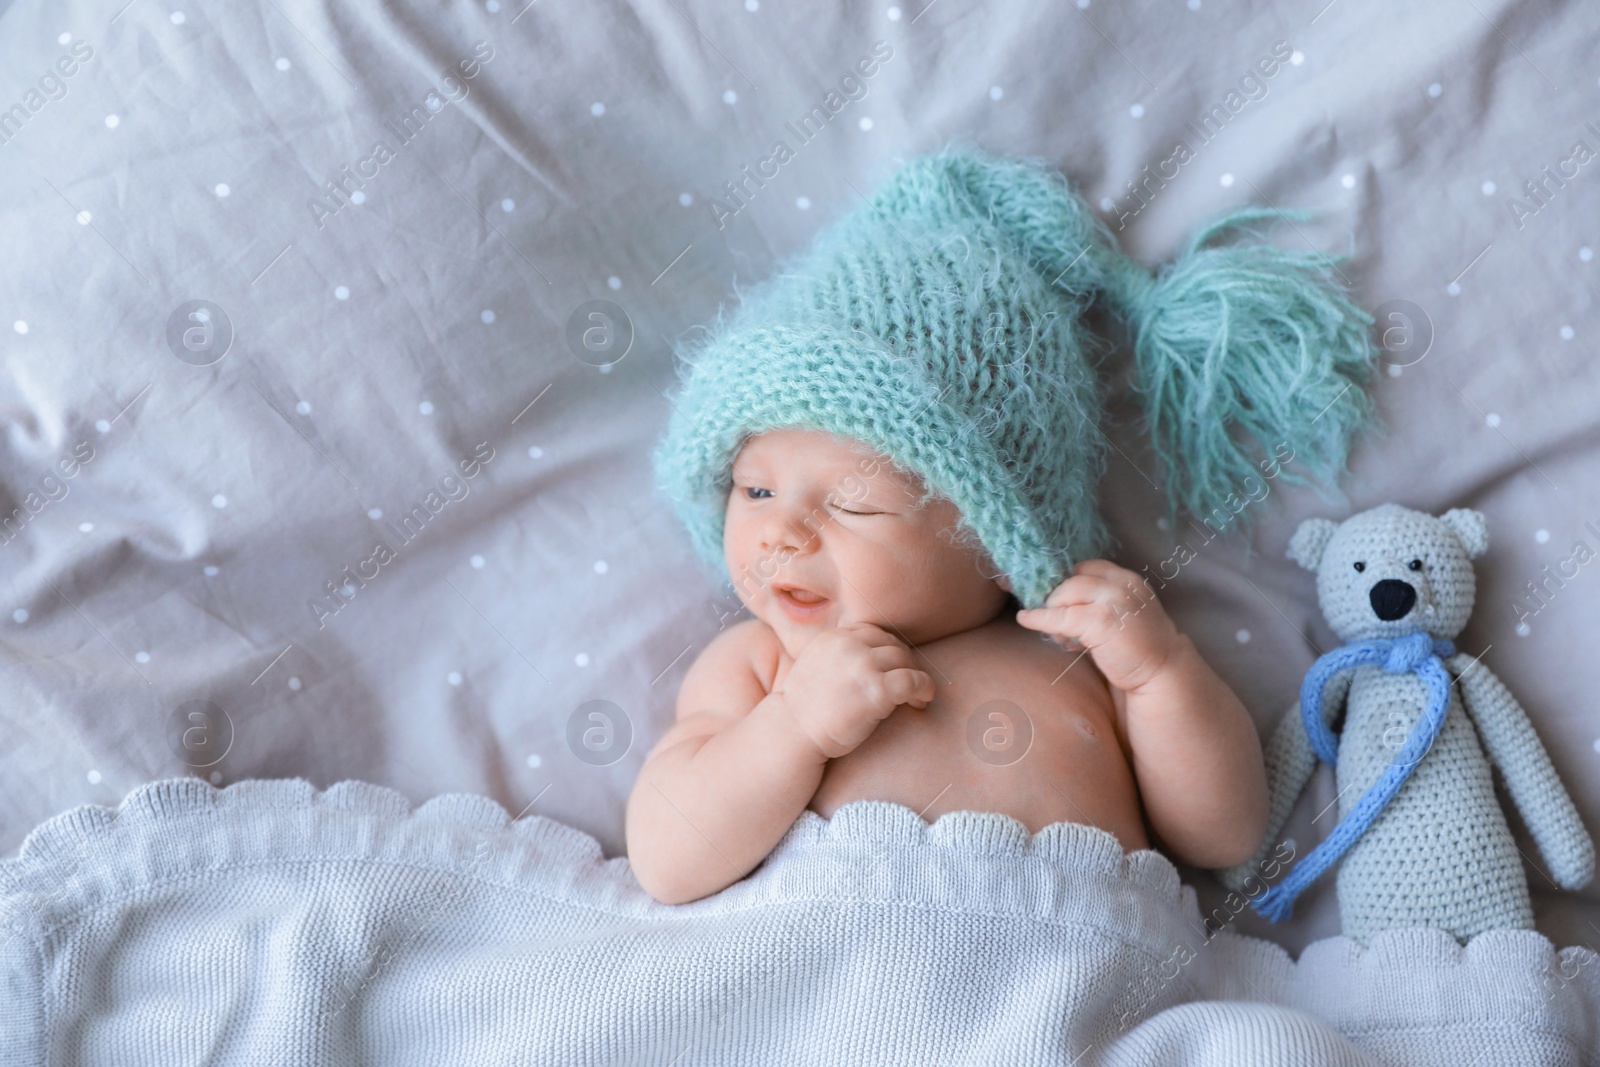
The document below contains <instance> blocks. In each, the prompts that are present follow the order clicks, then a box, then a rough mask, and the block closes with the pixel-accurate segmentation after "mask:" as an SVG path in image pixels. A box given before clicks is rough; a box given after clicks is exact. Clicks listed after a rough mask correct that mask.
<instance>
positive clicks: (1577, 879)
mask: <svg viewBox="0 0 1600 1067" xmlns="http://www.w3.org/2000/svg"><path fill="white" fill-rule="evenodd" d="M1445 666H1447V667H1448V668H1449V669H1450V673H1451V674H1453V675H1455V676H1456V681H1457V682H1458V683H1459V685H1460V687H1461V703H1462V706H1463V707H1465V708H1466V711H1467V715H1468V717H1469V718H1471V719H1472V722H1473V724H1474V725H1475V726H1477V728H1478V736H1479V737H1480V738H1482V740H1483V747H1484V749H1485V751H1486V753H1487V755H1488V757H1489V760H1490V762H1492V763H1494V765H1495V766H1497V767H1499V768H1500V774H1501V777H1502V778H1504V780H1505V784H1506V791H1507V792H1509V793H1510V794H1511V799H1512V800H1513V801H1514V802H1515V803H1516V805H1517V810H1518V811H1519V812H1521V813H1522V822H1523V824H1524V825H1526V826H1527V828H1528V833H1530V834H1531V835H1533V840H1534V843H1535V844H1537V845H1538V846H1539V852H1540V854H1541V855H1543V856H1544V861H1545V862H1546V863H1548V864H1549V865H1550V877H1551V878H1552V879H1553V880H1554V881H1555V882H1556V884H1558V885H1560V886H1561V887H1562V888H1564V889H1581V888H1582V887H1583V886H1585V885H1588V884H1589V879H1591V878H1592V877H1594V841H1593V840H1592V839H1591V838H1590V837H1589V833H1588V831H1587V830H1585V829H1584V827H1583V820H1582V819H1581V818H1580V817H1579V815H1578V809H1577V808H1576V807H1574V806H1573V803H1572V798H1571V797H1570V796H1569V795H1568V794H1567V790H1566V787H1565V786H1564V785H1562V784H1561V777H1560V775H1558V774H1557V773H1556V769H1555V767H1554V766H1553V765H1552V764H1551V763H1550V754H1549V753H1548V752H1546V751H1545V747H1544V745H1543V744H1542V743H1541V742H1540V741H1539V735H1538V734H1537V733H1535V732H1534V729H1533V723H1532V722H1530V721H1529V720H1528V713H1527V712H1526V711H1524V710H1523V708H1522V705H1521V704H1519V703H1517V698H1516V697H1514V696H1512V695H1511V691H1510V690H1509V689H1507V688H1506V687H1505V684H1504V683H1503V682H1501V681H1500V679H1499V678H1498V677H1496V676H1495V673H1494V672H1493V671H1491V670H1490V669H1489V668H1488V667H1487V666H1485V665H1484V664H1483V662H1482V661H1481V660H1479V659H1478V658H1477V657H1474V656H1469V655H1467V654H1466V653H1465V652H1458V653H1457V654H1456V655H1454V656H1451V657H1450V658H1449V659H1448V660H1447V661H1445Z"/></svg>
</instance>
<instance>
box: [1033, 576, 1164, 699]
mask: <svg viewBox="0 0 1600 1067" xmlns="http://www.w3.org/2000/svg"><path fill="white" fill-rule="evenodd" d="M1017 623H1018V624H1019V625H1021V626H1026V627H1027V628H1028V629H1030V630H1039V631H1042V632H1044V633H1047V634H1050V635H1051V636H1052V637H1054V638H1056V639H1057V643H1059V644H1068V643H1073V642H1075V643H1076V644H1078V645H1081V646H1082V647H1083V648H1085V649H1087V650H1088V652H1089V655H1090V656H1092V657H1093V658H1094V663H1095V666H1097V667H1099V668H1100V673H1101V674H1104V675H1105V676H1106V681H1108V682H1110V683H1111V684H1112V685H1114V686H1116V687H1117V688H1118V689H1121V690H1123V691H1125V692H1126V691H1132V690H1134V689H1137V688H1139V687H1140V686H1142V685H1144V684H1145V683H1146V682H1148V681H1150V680H1151V679H1152V678H1155V677H1157V676H1158V675H1159V674H1160V673H1161V670H1162V668H1163V667H1164V666H1165V665H1166V664H1167V663H1168V662H1169V661H1170V660H1171V658H1172V653H1173V651H1174V650H1175V648H1176V647H1177V645H1178V642H1179V637H1180V635H1179V633H1178V628H1177V627H1176V626H1174V625H1173V624H1172V620H1171V619H1170V618H1168V616H1167V613H1166V612H1165V611H1164V610H1163V609H1162V607H1161V605H1160V604H1159V603H1158V602H1157V601H1156V594H1155V591H1154V590H1152V589H1151V588H1150V584H1149V582H1148V581H1146V579H1145V578H1143V577H1142V576H1140V575H1138V574H1135V573H1134V572H1133V571H1130V570H1128V569H1127V568H1125V567H1119V566H1117V565H1116V564H1115V563H1112V562H1110V561H1109V560H1103V559H1091V560H1085V561H1083V562H1082V563H1079V564H1078V565H1077V566H1076V567H1074V568H1072V577H1070V578H1068V579H1066V580H1065V581H1063V582H1062V583H1061V584H1060V585H1058V586H1056V588H1055V590H1054V591H1053V592H1052V593H1051V594H1050V595H1049V596H1048V597H1046V598H1045V602H1044V607H1042V608H1025V609H1023V610H1022V611H1019V612H1017Z"/></svg>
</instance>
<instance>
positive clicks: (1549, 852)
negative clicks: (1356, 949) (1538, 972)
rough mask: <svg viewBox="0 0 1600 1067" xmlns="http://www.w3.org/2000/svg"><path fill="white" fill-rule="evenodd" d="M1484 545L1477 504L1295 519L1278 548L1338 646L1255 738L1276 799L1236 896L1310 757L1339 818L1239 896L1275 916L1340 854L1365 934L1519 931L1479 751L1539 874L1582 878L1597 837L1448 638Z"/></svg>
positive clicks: (1497, 696)
mask: <svg viewBox="0 0 1600 1067" xmlns="http://www.w3.org/2000/svg"><path fill="white" fill-rule="evenodd" d="M1487 549H1488V533H1487V530H1486V527H1485V523H1484V518H1483V516H1482V515H1481V514H1480V513H1478V512H1476V511H1470V510H1467V509H1465V508H1453V509H1451V510H1449V511H1447V512H1445V513H1444V514H1443V515H1441V516H1439V517H1437V518H1435V517H1434V516H1432V515H1428V514H1425V513H1423V512H1419V511H1412V510H1411V509H1409V508H1404V507H1401V506H1399V505H1397V504H1384V505H1381V506H1379V507H1376V508H1373V509H1372V510H1370V511H1365V512H1362V513H1360V514H1358V515H1355V516H1352V517H1351V518H1349V519H1346V520H1345V521H1344V522H1342V523H1335V522H1331V521H1329V520H1327V519H1308V520H1306V521H1305V522H1304V523H1302V524H1301V526H1300V528H1299V530H1298V531H1297V532H1296V533H1295V535H1294V537H1293V538H1292V539H1291V540H1290V542H1289V551H1288V556H1289V558H1290V559H1293V560H1294V561H1295V562H1297V563H1299V564H1300V565H1301V566H1302V567H1305V568H1306V569H1307V570H1311V571H1315V572H1316V575H1317V597H1318V600H1319V601H1320V603H1321V606H1322V613H1323V616H1324V617H1325V618H1326V619H1327V620H1328V623H1329V625H1330V626H1332V627H1333V630H1334V632H1335V633H1336V634H1338V636H1339V638H1340V639H1341V640H1343V641H1346V642H1350V643H1349V644H1345V645H1344V646H1342V647H1341V648H1338V649H1336V650H1334V651H1332V652H1329V653H1328V654H1326V655H1324V656H1322V657H1321V658H1319V659H1318V660H1317V661H1316V663H1315V664H1314V665H1313V667H1312V668H1311V670H1310V671H1309V672H1308V673H1307V675H1306V679H1305V683H1304V685H1303V686H1302V687H1301V691H1300V700H1299V702H1298V703H1296V705H1295V706H1294V707H1293V708H1291V709H1289V712H1288V714H1287V715H1286V716H1285V717H1284V718H1283V720H1282V721H1281V722H1280V723H1279V725H1278V727H1277V729H1276V731H1275V732H1274V733H1273V736H1272V740H1271V741H1270V742H1269V744H1268V746H1267V751H1266V761H1267V782H1268V787H1269V789H1270V790H1271V796H1272V810H1271V817H1270V821H1269V823H1268V826H1267V836H1266V838H1265V840H1263V842H1262V844H1261V848H1260V850H1259V851H1258V852H1257V854H1256V856H1255V857H1254V858H1253V859H1252V860H1250V861H1248V862H1246V863H1244V864H1241V865H1239V866H1237V867H1231V868H1228V869H1226V870H1225V871H1223V872H1221V878H1222V881H1223V882H1224V884H1226V885H1227V886H1229V887H1230V888H1232V889H1235V890H1238V891H1244V890H1245V886H1246V883H1247V882H1249V881H1250V880H1251V878H1252V875H1254V874H1256V872H1257V871H1258V865H1259V864H1261V862H1262V860H1263V859H1264V858H1265V856H1266V854H1267V852H1268V851H1269V850H1271V849H1273V848H1274V846H1275V838H1276V836H1277V834H1278V832H1279V830H1280V829H1281V828H1282V827H1283V824H1284V821H1285V820H1286V819H1287V818H1288V816H1289V811H1290V809H1291V808H1292V807H1293V806H1294V803H1295V800H1296V798H1297V797H1298V796H1299V795H1300V793H1301V791H1302V790H1303V789H1304V788H1305V785H1306V782H1307V781H1308V780H1309V779H1310V777H1311V774H1312V772H1313V771H1314V770H1316V766H1317V761H1318V759H1319V758H1320V759H1323V760H1326V761H1327V762H1328V763H1330V764H1333V765H1334V766H1335V768H1336V784H1337V787H1338V801H1339V822H1338V825H1337V826H1336V827H1335V828H1334V829H1333V830H1332V832H1331V833H1329V835H1328V836H1327V837H1326V838H1325V839H1324V840H1323V841H1322V843H1321V844H1319V845H1318V846H1317V847H1316V848H1315V849H1313V850H1312V851H1311V852H1310V853H1309V854H1307V855H1303V856H1301V857H1300V858H1299V859H1298V860H1296V861H1295V862H1294V864H1293V866H1292V867H1290V869H1289V874H1288V876H1287V877H1286V878H1285V879H1284V880H1283V881H1281V882H1279V883H1278V884H1277V885H1275V886H1273V888H1272V889H1271V890H1270V891H1268V892H1267V893H1266V894H1264V895H1262V896H1260V897H1259V898H1258V899H1257V900H1255V901H1252V907H1254V908H1255V909H1256V910H1257V911H1259V912H1261V913H1262V914H1263V915H1265V916H1267V917H1268V918H1269V919H1272V920H1273V921H1275V922H1276V921H1278V920H1279V919H1281V918H1284V917H1286V916H1287V915H1288V914H1289V910H1290V907H1291V906H1292V903H1293V900H1294V898H1295V895H1296V894H1298V893H1299V892H1300V891H1301V890H1302V889H1304V888H1305V886H1306V885H1308V884H1310V882H1311V881H1312V880H1314V879H1315V878H1316V877H1318V876H1319V875H1320V874H1321V873H1323V871H1325V870H1326V869H1327V868H1328V867H1329V866H1330V865H1331V864H1332V863H1333V862H1334V861H1336V860H1339V859H1340V857H1341V856H1343V860H1342V862H1341V863H1340V865H1339V872H1338V876H1337V887H1338V896H1339V915H1340V920H1341V923H1342V926H1343V930H1344V934H1345V936H1346V937H1349V938H1352V939H1353V940H1355V941H1357V942H1359V943H1361V944H1366V943H1367V941H1368V940H1369V939H1370V938H1371V937H1372V935H1373V934H1374V933H1376V932H1377V931H1379V930H1384V929H1389V928H1393V927H1406V926H1431V927H1439V928H1443V929H1445V930H1449V931H1450V932H1451V934H1453V935H1454V936H1455V937H1456V938H1457V939H1458V940H1462V941H1465V940H1467V939H1469V938H1471V937H1472V936H1473V935H1475V934H1477V933H1479V932H1481V931H1483V930H1491V929H1532V928H1533V909H1532V906H1531V904H1530V903H1529V899H1528V882H1527V877H1526V875H1525V874H1524V872H1523V868H1522V854H1521V852H1520V851H1519V849H1518V848H1517V846H1516V844H1515V842H1514V841H1513V840H1512V837H1511V832H1510V830H1509V829H1508V828H1507V825H1506V820H1505V816H1504V814H1503V813H1502V811H1501V809H1500V804H1499V801H1498V800H1497V799H1496V797H1495V792H1494V785H1493V781H1492V779H1491V774H1490V770H1489V764H1490V762H1491V761H1492V762H1493V763H1494V764H1495V765H1496V766H1498V767H1499V768H1500V771H1501V774H1502V776H1503V779H1504V782H1505V786H1506V789H1507V791H1508V792H1509V793H1510V796H1511V799H1512V800H1513V801H1515V802H1516V805H1517V808H1518V810H1519V811H1520V813H1521V815H1522V819H1523V822H1524V823H1525V824H1526V826H1527V828H1528V831H1529V833H1530V834H1532V836H1533V840H1534V841H1535V842H1536V843H1537V845H1538V847H1539V851H1540V853H1541V854H1542V855H1543V857H1544V861H1545V863H1546V864H1548V866H1549V871H1548V872H1547V873H1548V874H1549V877H1550V878H1551V879H1552V880H1553V881H1554V882H1555V883H1556V884H1558V885H1560V886H1562V887H1564V888H1566V889H1573V890H1575V889H1579V888H1581V887H1582V886H1584V885H1586V884H1587V883H1588V881H1589V879H1590V878H1591V877H1592V876H1593V874H1594V862H1595V853H1594V843H1593V841H1592V840H1591V839H1590V837H1589V834H1588V833H1587V832H1586V831H1585V829H1584V826H1583V823H1582V821H1581V820H1580V819H1579V817H1578V812H1577V810H1576V809H1575V808H1574V806H1573V804H1572V800H1571V798H1570V797H1568V795H1567V792H1566V790H1565V789H1564V788H1563V786H1562V784H1561V780H1560V778H1558V777H1557V775H1556V772H1555V768H1554V767H1552V766H1551V764H1550V758H1549V756H1548V755H1547V754H1546V752H1545V750H1544V747H1543V745H1541V744H1540V742H1539V738H1538V736H1537V735H1536V734H1535V733H1534V730H1533V726H1532V724H1530V723H1529V721H1528V716H1527V713H1526V712H1524V711H1523V709H1522V707H1521V705H1519V704H1518V703H1517V701H1516V699H1515V698H1514V697H1512V695H1511V694H1510V692H1508V691H1507V689H1506V687H1505V686H1504V685H1503V684H1501V682H1500V680H1499V679H1498V678H1496V677H1495V675H1494V673H1493V672H1492V671H1490V670H1489V668H1488V667H1486V666H1484V664H1483V663H1482V662H1480V661H1479V660H1478V658H1477V657H1475V656H1469V655H1467V654H1466V653H1457V652H1456V651H1455V646H1454V645H1453V644H1452V643H1451V639H1453V638H1454V637H1455V636H1456V635H1457V634H1459V633H1460V632H1461V629H1462V627H1463V626H1465V625H1466V622H1467V617H1468V616H1469V615H1470V614H1471V612H1472V606H1473V599H1474V596H1475V593H1476V583H1475V579H1474V575H1473V568H1472V563H1471V561H1472V560H1473V559H1475V558H1477V557H1478V556H1481V555H1482V554H1483V553H1484V552H1485V551H1486V550H1487ZM1447 672H1448V673H1447ZM1341 710H1342V711H1343V713H1344V714H1343V720H1344V721H1343V727H1342V731H1341V732H1340V734H1339V735H1338V736H1337V737H1335V735H1334V733H1333V732H1332V731H1331V730H1330V729H1329V727H1330V726H1337V725H1338V724H1337V720H1338V717H1339V715H1338V713H1339V712H1340V711H1341Z"/></svg>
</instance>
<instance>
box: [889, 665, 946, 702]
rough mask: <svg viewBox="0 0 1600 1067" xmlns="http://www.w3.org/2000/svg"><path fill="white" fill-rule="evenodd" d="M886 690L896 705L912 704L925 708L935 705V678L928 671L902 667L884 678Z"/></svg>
mask: <svg viewBox="0 0 1600 1067" xmlns="http://www.w3.org/2000/svg"><path fill="white" fill-rule="evenodd" d="M883 687H884V690H885V691H886V692H887V693H888V694H889V698H890V699H891V700H893V701H894V702H895V705H896V706H898V705H901V704H910V705H912V706H913V707H917V708H925V707H927V706H928V705H929V704H931V703H933V694H934V686H933V678H932V677H931V676H930V675H929V674H928V672H927V671H919V670H914V669H912V668H909V667H902V668H899V669H897V670H892V671H890V672H889V673H887V674H885V675H884V676H883Z"/></svg>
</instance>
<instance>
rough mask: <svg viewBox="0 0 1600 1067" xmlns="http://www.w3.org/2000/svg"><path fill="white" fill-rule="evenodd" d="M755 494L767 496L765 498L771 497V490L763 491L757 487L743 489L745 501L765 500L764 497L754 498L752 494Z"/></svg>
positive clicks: (750, 486) (749, 486) (751, 486)
mask: <svg viewBox="0 0 1600 1067" xmlns="http://www.w3.org/2000/svg"><path fill="white" fill-rule="evenodd" d="M756 493H765V494H767V496H771V495H772V490H771V489H763V488H761V487H760V486H759V485H747V486H745V488H744V496H745V499H746V500H765V499H766V498H767V497H766V496H755V495H754V494H756Z"/></svg>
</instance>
